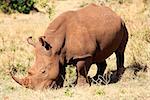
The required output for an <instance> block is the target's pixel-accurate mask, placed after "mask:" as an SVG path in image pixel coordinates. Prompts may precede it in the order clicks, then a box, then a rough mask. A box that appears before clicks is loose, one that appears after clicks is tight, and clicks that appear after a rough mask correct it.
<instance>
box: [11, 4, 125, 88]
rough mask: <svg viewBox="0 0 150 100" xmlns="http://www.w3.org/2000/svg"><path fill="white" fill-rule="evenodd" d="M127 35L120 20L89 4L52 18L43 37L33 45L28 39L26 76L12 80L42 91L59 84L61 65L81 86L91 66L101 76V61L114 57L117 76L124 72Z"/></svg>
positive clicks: (62, 74)
mask: <svg viewBox="0 0 150 100" xmlns="http://www.w3.org/2000/svg"><path fill="white" fill-rule="evenodd" d="M127 41H128V32H127V29H126V26H125V24H124V22H123V20H122V19H121V18H120V17H119V16H118V15H117V14H116V13H114V12H113V11H112V10H111V9H110V8H108V7H105V6H97V5H95V4H90V5H88V6H86V7H84V8H82V9H79V10H76V11H67V12H65V13H63V14H61V15H60V16H58V17H56V18H55V19H54V20H53V21H52V22H51V23H50V24H49V26H48V28H47V30H46V31H45V33H44V37H39V41H38V42H37V43H33V42H32V41H31V38H29V39H28V42H29V43H30V44H32V45H33V46H34V49H35V54H36V59H35V63H34V64H33V66H32V67H31V68H30V69H29V71H28V76H27V77H25V78H24V79H18V78H16V77H15V76H14V75H12V78H13V79H14V80H15V81H16V82H18V83H19V84H20V85H22V86H25V87H27V88H31V89H45V88H49V87H53V85H54V84H57V85H60V86H62V85H63V78H62V76H63V77H64V75H65V66H66V65H67V64H73V65H75V66H76V68H77V75H78V77H77V80H76V83H82V82H83V83H84V82H86V79H87V73H88V71H89V68H90V66H91V65H92V64H96V65H97V67H98V70H97V74H96V76H95V77H94V79H96V78H98V75H103V73H104V71H105V68H106V61H105V59H106V58H108V57H109V56H110V55H111V54H112V53H114V52H115V54H116V59H117V60H116V63H117V74H116V76H118V77H120V76H121V74H122V73H123V71H124V51H125V47H126V44H127Z"/></svg>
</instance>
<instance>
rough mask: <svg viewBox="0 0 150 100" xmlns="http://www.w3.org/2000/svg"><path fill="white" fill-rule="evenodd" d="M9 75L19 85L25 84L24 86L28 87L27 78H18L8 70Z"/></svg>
mask: <svg viewBox="0 0 150 100" xmlns="http://www.w3.org/2000/svg"><path fill="white" fill-rule="evenodd" d="M10 75H11V77H12V78H13V79H14V80H15V81H16V82H17V83H18V84H20V85H21V86H25V87H26V88H28V84H29V79H28V78H24V79H19V78H17V77H15V76H14V75H13V74H12V72H10Z"/></svg>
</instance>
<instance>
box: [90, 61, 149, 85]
mask: <svg viewBox="0 0 150 100" xmlns="http://www.w3.org/2000/svg"><path fill="white" fill-rule="evenodd" d="M147 69H148V66H147V65H142V64H140V63H138V62H135V63H133V64H131V65H129V66H128V67H126V68H124V69H123V72H122V74H121V75H120V76H119V77H118V76H117V75H116V73H117V70H112V71H108V72H107V73H106V74H105V75H104V76H99V77H98V79H97V80H93V78H91V82H92V83H93V84H102V85H108V84H113V83H117V82H118V81H119V80H121V78H122V76H123V74H124V72H125V71H126V70H131V71H133V73H134V75H135V76H137V73H138V72H147Z"/></svg>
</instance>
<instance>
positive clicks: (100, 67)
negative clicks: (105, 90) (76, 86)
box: [91, 60, 107, 84]
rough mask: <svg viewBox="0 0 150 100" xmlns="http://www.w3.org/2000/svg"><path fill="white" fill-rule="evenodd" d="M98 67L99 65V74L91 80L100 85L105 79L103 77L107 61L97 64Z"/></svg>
mask: <svg viewBox="0 0 150 100" xmlns="http://www.w3.org/2000/svg"><path fill="white" fill-rule="evenodd" d="M96 65H97V73H96V75H95V76H94V77H93V78H92V80H91V81H92V83H94V84H96V83H99V81H102V79H103V78H102V77H103V74H104V72H105V69H106V66H107V63H106V60H104V61H102V62H101V63H96Z"/></svg>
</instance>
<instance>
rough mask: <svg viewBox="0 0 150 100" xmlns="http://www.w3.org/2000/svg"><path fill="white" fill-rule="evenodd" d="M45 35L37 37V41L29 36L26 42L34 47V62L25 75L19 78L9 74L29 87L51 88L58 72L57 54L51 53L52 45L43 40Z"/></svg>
mask: <svg viewBox="0 0 150 100" xmlns="http://www.w3.org/2000/svg"><path fill="white" fill-rule="evenodd" d="M44 38H45V37H39V41H38V42H37V43H33V42H32V37H29V38H28V39H27V40H28V43H29V44H31V45H33V47H34V49H35V55H36V59H35V63H34V64H33V65H32V67H31V68H30V69H29V70H28V75H27V77H25V78H23V79H19V78H17V77H15V76H14V75H13V74H11V76H12V78H13V79H14V80H15V81H16V82H17V83H19V84H20V85H22V86H24V87H26V88H31V89H36V90H37V89H40V90H42V89H45V88H51V87H53V85H54V84H55V82H56V80H57V79H58V76H59V74H60V72H59V71H60V68H59V67H60V61H59V56H58V55H57V54H52V46H51V45H50V44H49V43H48V42H46V41H45V39H44Z"/></svg>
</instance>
